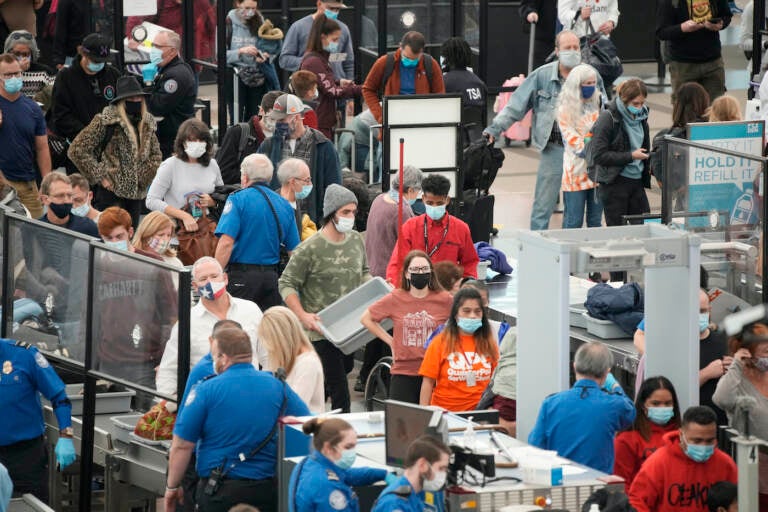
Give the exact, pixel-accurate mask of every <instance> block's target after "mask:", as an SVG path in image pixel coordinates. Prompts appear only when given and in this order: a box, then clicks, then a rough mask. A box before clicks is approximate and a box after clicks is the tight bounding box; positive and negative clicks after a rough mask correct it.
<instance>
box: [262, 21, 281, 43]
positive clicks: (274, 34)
mask: <svg viewBox="0 0 768 512" xmlns="http://www.w3.org/2000/svg"><path fill="white" fill-rule="evenodd" d="M259 37H260V38H262V39H270V40H273V41H277V40H280V39H282V38H283V31H282V30H280V29H279V28H277V27H275V26H274V25H273V24H272V22H271V21H269V20H267V21H265V22H264V23H262V24H261V26H260V27H259Z"/></svg>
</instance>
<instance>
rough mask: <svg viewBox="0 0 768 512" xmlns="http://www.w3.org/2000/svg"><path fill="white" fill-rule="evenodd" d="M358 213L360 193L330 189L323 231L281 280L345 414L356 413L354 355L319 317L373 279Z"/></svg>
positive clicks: (301, 250) (287, 300) (296, 256)
mask: <svg viewBox="0 0 768 512" xmlns="http://www.w3.org/2000/svg"><path fill="white" fill-rule="evenodd" d="M356 212H357V197H355V194H353V193H352V192H351V191H350V190H348V189H346V188H344V187H342V186H341V185H336V184H333V185H331V186H329V187H328V189H327V190H326V191H325V200H324V202H323V222H322V224H321V226H322V227H321V228H320V231H318V232H317V234H316V235H315V236H312V237H310V238H308V239H307V240H306V241H304V242H302V243H301V244H300V245H299V246H298V247H297V248H296V250H295V251H294V253H293V254H292V255H291V259H290V260H288V265H287V266H286V267H285V270H284V271H283V275H282V276H280V281H279V290H280V295H281V296H282V298H283V300H284V301H285V304H286V306H288V307H289V308H290V309H291V311H293V312H294V313H295V314H296V316H297V317H299V320H300V321H301V324H302V325H303V326H304V329H306V330H307V335H308V336H309V339H310V341H311V342H312V345H313V346H314V347H315V350H316V351H317V354H318V355H319V356H320V361H321V362H322V363H323V374H324V375H325V388H326V397H330V398H331V406H332V408H333V409H341V410H342V411H344V412H349V408H350V398H349V385H348V383H347V375H346V374H347V364H349V363H350V362H351V356H345V355H344V354H342V352H341V351H340V350H339V349H338V348H336V346H335V345H334V344H332V343H331V342H330V341H328V340H326V339H325V337H324V335H323V334H322V330H321V329H320V326H319V324H318V322H319V319H318V316H317V313H318V312H319V311H321V310H322V309H324V308H325V307H326V306H329V305H331V304H332V303H334V302H335V301H336V300H338V299H339V298H340V297H343V296H344V295H346V294H347V293H349V292H351V291H352V290H354V289H355V288H357V287H358V286H360V285H361V284H363V283H364V282H366V281H368V280H369V279H371V275H370V274H369V273H368V263H367V260H366V257H365V245H364V243H363V236H362V235H361V234H360V233H358V232H357V231H354V225H355V213H356ZM350 369H351V365H350Z"/></svg>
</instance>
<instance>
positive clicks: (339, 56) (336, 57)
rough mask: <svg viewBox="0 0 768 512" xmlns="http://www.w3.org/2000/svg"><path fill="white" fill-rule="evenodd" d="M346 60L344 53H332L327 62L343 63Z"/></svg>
mask: <svg viewBox="0 0 768 512" xmlns="http://www.w3.org/2000/svg"><path fill="white" fill-rule="evenodd" d="M345 60H347V54H346V53H332V54H330V55H329V56H328V62H344V61H345Z"/></svg>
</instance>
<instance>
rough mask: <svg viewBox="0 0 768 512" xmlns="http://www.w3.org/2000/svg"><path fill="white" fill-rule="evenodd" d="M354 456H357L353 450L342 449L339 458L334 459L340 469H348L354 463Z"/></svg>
mask: <svg viewBox="0 0 768 512" xmlns="http://www.w3.org/2000/svg"><path fill="white" fill-rule="evenodd" d="M355 458H357V454H356V453H355V450H344V451H343V452H341V458H340V459H339V460H337V461H336V465H337V466H339V467H340V468H341V469H349V468H351V467H352V464H354V463H355Z"/></svg>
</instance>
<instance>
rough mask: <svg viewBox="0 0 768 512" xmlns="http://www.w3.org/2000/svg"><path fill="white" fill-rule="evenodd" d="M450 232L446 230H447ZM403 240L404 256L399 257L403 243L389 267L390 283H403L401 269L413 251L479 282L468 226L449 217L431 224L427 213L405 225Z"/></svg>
mask: <svg viewBox="0 0 768 512" xmlns="http://www.w3.org/2000/svg"><path fill="white" fill-rule="evenodd" d="M424 223H426V226H427V243H426V244H425V243H424V242H425V240H424ZM446 228H447V229H446ZM400 236H401V237H402V238H403V240H402V245H403V248H402V249H403V253H402V255H401V254H399V253H398V248H399V247H400V240H399V239H398V243H396V244H395V249H394V250H393V251H392V256H391V257H390V259H389V265H388V266H387V281H389V282H390V283H399V282H400V269H401V267H402V265H403V260H404V259H405V256H406V255H407V254H408V253H409V252H411V251H413V250H417V251H424V252H426V253H427V254H428V255H429V257H430V259H431V260H432V263H437V262H438V261H452V262H454V263H456V264H458V265H461V266H462V267H463V268H464V276H466V277H473V278H477V263H478V261H480V258H478V257H477V251H476V250H475V246H474V244H473V243H472V235H471V234H470V232H469V226H467V224H466V223H465V222H464V221H463V220H461V219H459V218H457V217H454V216H453V215H450V214H447V213H446V214H445V215H443V218H442V219H440V220H432V219H431V218H429V217H427V215H426V214H425V213H423V214H421V215H418V216H416V217H412V218H410V219H408V221H407V222H406V223H405V224H403V227H402V230H401V232H400Z"/></svg>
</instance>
